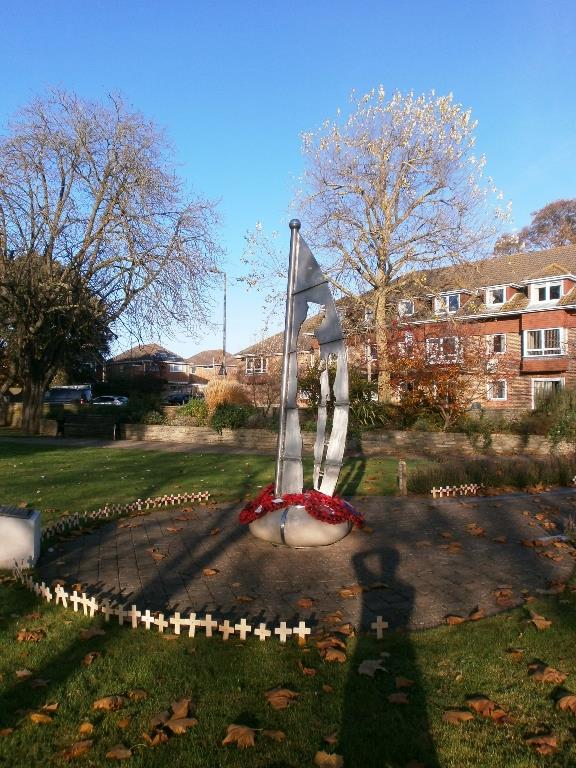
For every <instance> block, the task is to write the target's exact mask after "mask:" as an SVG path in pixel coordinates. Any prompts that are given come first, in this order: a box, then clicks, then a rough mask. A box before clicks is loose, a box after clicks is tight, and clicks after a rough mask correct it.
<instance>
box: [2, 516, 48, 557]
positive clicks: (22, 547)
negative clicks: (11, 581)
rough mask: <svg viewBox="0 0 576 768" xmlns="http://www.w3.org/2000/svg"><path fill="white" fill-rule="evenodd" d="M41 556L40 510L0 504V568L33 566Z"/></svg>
mask: <svg viewBox="0 0 576 768" xmlns="http://www.w3.org/2000/svg"><path fill="white" fill-rule="evenodd" d="M39 556H40V512H39V511H38V510H37V509H22V508H20V507H1V506H0V568H13V567H14V562H15V561H16V562H17V563H18V564H19V565H20V564H22V563H23V564H24V567H28V568H29V567H32V566H33V565H35V564H36V561H37V560H38V558H39Z"/></svg>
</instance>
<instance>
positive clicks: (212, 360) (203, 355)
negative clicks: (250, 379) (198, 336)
mask: <svg viewBox="0 0 576 768" xmlns="http://www.w3.org/2000/svg"><path fill="white" fill-rule="evenodd" d="M186 362H187V363H188V365H198V366H204V367H211V366H212V365H216V366H218V365H220V363H221V362H222V350H221V349H203V350H202V351H201V352H197V353H196V354H195V355H192V357H189V358H187V360H186ZM226 365H227V366H236V365H238V361H237V360H236V358H235V357H234V355H231V354H229V353H228V352H226Z"/></svg>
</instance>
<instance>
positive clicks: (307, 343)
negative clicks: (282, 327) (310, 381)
mask: <svg viewBox="0 0 576 768" xmlns="http://www.w3.org/2000/svg"><path fill="white" fill-rule="evenodd" d="M322 318H323V315H322V314H319V313H318V314H315V315H312V316H311V317H307V318H306V320H304V322H303V323H302V328H301V329H300V335H299V336H298V351H299V352H306V351H308V350H309V349H310V347H311V345H312V343H313V342H312V340H311V338H310V336H306V335H305V334H308V333H313V332H314V331H315V330H316V328H317V327H318V326H319V325H320V323H321V322H322ZM283 344H284V331H281V332H280V333H275V334H274V335H273V336H269V337H268V338H267V339H262V341H258V342H256V344H252V346H250V347H246V348H245V349H242V350H241V351H240V352H238V355H237V357H249V356H250V355H258V356H260V355H264V356H269V355H281V354H282V352H283Z"/></svg>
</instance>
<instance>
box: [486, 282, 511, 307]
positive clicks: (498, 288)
mask: <svg viewBox="0 0 576 768" xmlns="http://www.w3.org/2000/svg"><path fill="white" fill-rule="evenodd" d="M494 291H502V301H493V300H492V299H493V293H494ZM505 303H506V286H505V285H491V286H490V288H486V297H485V304H486V306H487V307H501V306H502V304H505Z"/></svg>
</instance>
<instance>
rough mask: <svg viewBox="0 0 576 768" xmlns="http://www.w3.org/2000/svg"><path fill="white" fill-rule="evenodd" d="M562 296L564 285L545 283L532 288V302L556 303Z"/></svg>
mask: <svg viewBox="0 0 576 768" xmlns="http://www.w3.org/2000/svg"><path fill="white" fill-rule="evenodd" d="M561 296H562V283H544V284H541V285H533V286H532V301H533V302H540V301H556V300H557V299H559V298H560V297H561Z"/></svg>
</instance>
